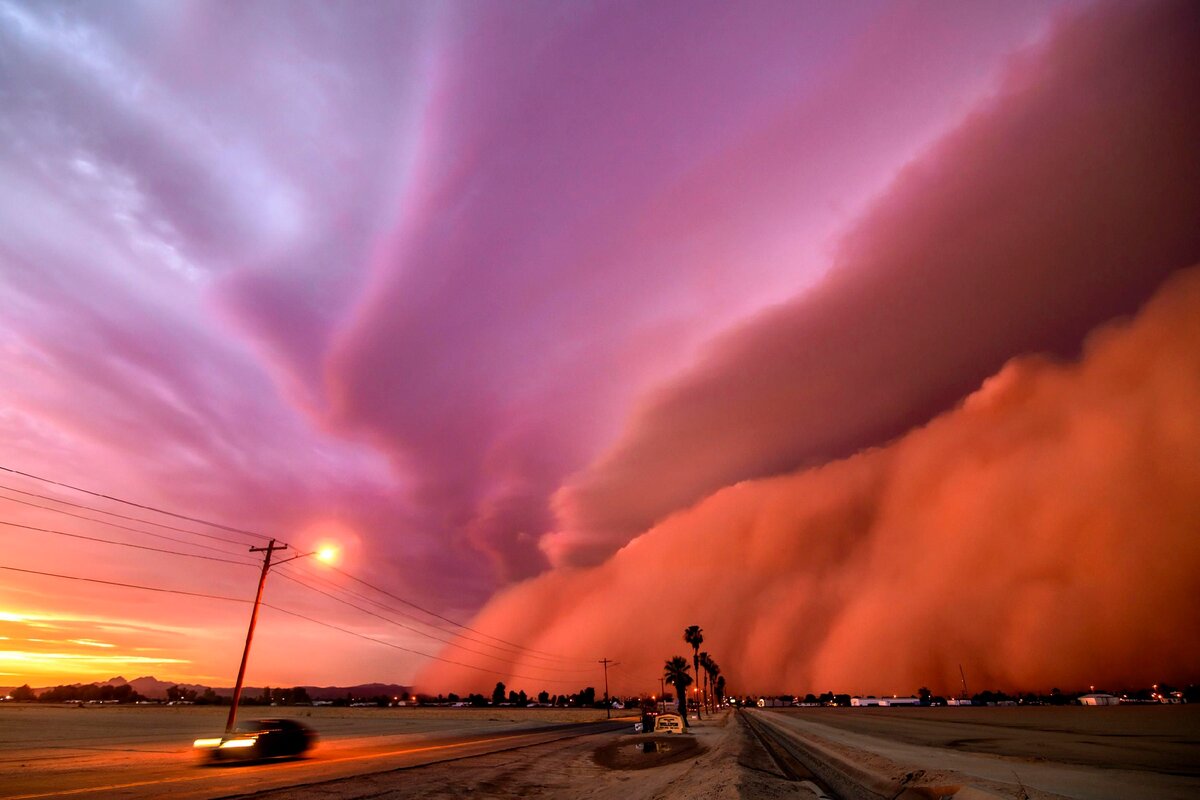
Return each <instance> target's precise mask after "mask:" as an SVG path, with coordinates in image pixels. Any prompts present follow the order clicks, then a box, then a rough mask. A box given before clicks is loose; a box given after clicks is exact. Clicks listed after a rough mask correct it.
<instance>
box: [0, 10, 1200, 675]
mask: <svg viewBox="0 0 1200 800" xmlns="http://www.w3.org/2000/svg"><path fill="white" fill-rule="evenodd" d="M1197 53H1200V14H1198V13H1197V11H1196V6H1195V4H1192V3H1187V2H1166V1H1164V2H1144V3H1143V2H1138V3H1126V2H1105V1H1103V0H1028V1H1025V0H1022V2H999V1H998V0H997V2H972V3H934V2H907V1H904V2H900V1H897V2H892V1H891V0H869V1H868V2H854V3H817V2H774V0H763V1H762V2H753V3H750V4H746V5H737V6H736V8H734V7H732V6H730V5H729V4H721V3H705V2H699V3H696V2H669V1H668V2H655V3H647V4H640V5H629V4H621V3H610V2H598V3H587V4H575V3H562V2H559V1H558V0H554V1H553V2H551V1H549V0H548V1H547V2H542V1H541V0H529V1H528V2H520V3H513V2H501V1H500V0H482V1H473V2H458V1H457V0H448V1H447V2H410V3H366V4H346V5H344V6H343V5H339V6H336V7H330V6H324V5H321V4H317V5H316V6H315V7H309V6H304V7H303V8H300V7H296V8H292V7H289V6H288V4H282V5H279V4H275V3H270V2H247V3H235V4H216V3H204V2H190V1H186V0H185V1H183V2H172V3H165V4H138V3H118V4H115V5H114V4H96V3H81V4H71V3H55V2H21V1H18V0H0V54H2V57H0V97H2V98H3V102H2V103H0V375H2V376H3V379H2V380H0V607H3V609H4V610H3V611H0V686H7V685H8V684H10V683H11V684H12V685H13V686H18V685H20V684H23V683H31V684H32V685H35V686H39V687H40V686H50V685H53V684H56V683H72V682H77V681H92V680H100V681H103V680H107V679H109V678H112V677H115V676H123V677H125V678H127V679H133V678H135V677H139V676H149V675H153V676H155V677H157V678H159V679H162V680H167V681H185V682H191V683H197V684H199V683H204V684H206V685H210V686H220V687H229V686H232V685H233V683H234V680H235V678H236V674H237V669H238V665H239V663H240V657H241V653H242V647H243V644H244V642H245V640H246V634H247V625H248V623H249V621H250V619H251V613H252V609H253V608H255V607H256V606H255V605H254V604H255V597H256V590H257V589H258V588H259V586H260V585H261V587H262V598H261V601H262V604H261V607H259V614H260V616H259V617H258V621H257V628H256V633H255V639H254V650H253V655H252V658H251V660H250V661H249V667H248V673H247V681H248V685H255V686H261V685H271V686H298V685H334V684H342V685H349V684H354V683H367V682H376V681H378V682H392V683H396V684H403V685H406V686H407V685H412V684H414V683H415V684H417V685H418V686H419V687H421V688H422V689H423V690H424V689H428V690H431V691H433V692H439V691H456V692H460V693H465V692H469V691H484V692H490V691H491V690H492V687H493V686H494V685H495V684H496V683H497V681H504V682H506V683H507V685H508V686H509V688H510V689H523V690H525V691H528V692H529V693H530V694H531V695H536V693H537V692H538V691H539V690H543V689H545V690H548V691H549V692H552V693H553V692H559V691H568V690H569V691H572V692H574V691H578V690H579V689H580V688H581V687H584V686H596V685H599V682H600V681H602V680H605V679H607V680H610V681H611V686H612V690H613V692H614V693H616V692H641V693H643V694H642V696H646V695H645V692H648V691H649V690H650V689H653V690H655V691H659V692H661V689H660V683H659V677H660V675H661V673H662V662H663V660H664V658H669V657H670V656H672V655H674V654H675V652H676V651H678V652H683V645H682V644H681V643H680V642H679V641H678V639H679V635H678V631H679V630H681V629H682V628H683V627H684V626H686V625H691V624H696V623H700V624H702V625H703V628H704V631H705V636H706V640H705V641H706V643H707V644H706V646H708V647H711V649H712V652H713V653H714V654H716V657H717V658H718V659H719V660H720V661H721V663H722V666H723V667H724V668H725V670H726V673H727V674H729V675H731V676H737V678H738V680H740V681H741V684H740V685H743V686H744V685H748V684H751V683H752V684H753V685H754V686H755V687H757V688H759V689H761V690H762V691H777V692H782V691H784V690H787V689H793V688H794V687H797V686H800V687H805V688H806V689H807V688H812V689H816V690H818V691H824V690H826V689H827V688H831V687H835V688H838V689H839V690H840V689H841V688H842V687H853V688H854V690H856V691H857V690H861V691H863V692H871V693H874V694H878V695H881V696H882V695H883V694H884V693H888V694H891V693H895V692H899V693H901V696H907V695H908V694H909V693H910V692H911V691H912V690H913V689H914V688H915V687H916V686H920V685H928V686H929V687H931V688H932V689H933V690H934V691H947V690H948V689H949V688H951V687H953V686H954V685H956V684H957V682H958V681H959V680H960V677H959V676H960V671H959V670H960V665H961V667H962V669H963V670H965V671H966V672H967V673H968V674H969V675H971V676H972V679H973V680H975V681H978V682H979V685H980V687H981V688H982V687H983V686H984V685H994V686H1004V687H1008V688H1012V687H1026V688H1033V689H1048V688H1049V687H1050V686H1057V685H1064V686H1066V685H1068V684H1070V685H1071V686H1079V687H1084V686H1088V685H1093V684H1094V685H1101V684H1104V685H1112V686H1126V685H1129V686H1138V685H1150V684H1151V683H1152V682H1156V681H1158V682H1174V683H1178V684H1182V683H1185V682H1187V681H1196V680H1197V679H1198V678H1200V676H1197V674H1196V670H1197V665H1198V664H1200V643H1197V641H1196V640H1195V637H1192V636H1181V635H1180V634H1179V632H1180V631H1191V630H1195V629H1197V628H1200V591H1197V586H1198V584H1197V579H1196V575H1198V574H1200V544H1198V543H1200V538H1198V537H1197V531H1198V530H1200V507H1198V506H1197V502H1196V498H1198V497H1200V470H1198V469H1196V466H1197V464H1198V463H1200V422H1197V420H1198V419H1200V416H1198V415H1197V414H1196V409H1198V408H1200V327H1198V326H1200V322H1198V321H1200V272H1198V270H1200V226H1197V218H1196V210H1197V209H1200V148H1197V147H1196V143H1197V142H1200V103H1197V101H1196V98H1197V97H1200V66H1198V64H1197V61H1198V59H1197V55H1196V54H1197ZM285 544H286V549H285V548H284V547H283V545H285ZM260 579H261V583H260ZM688 658H689V663H690V659H691V652H690V650H689V652H688ZM599 659H606V660H607V659H612V660H613V661H615V662H619V666H613V667H611V668H610V667H609V666H608V665H607V664H605V667H604V669H605V672H603V673H602V672H601V671H600V669H601V668H600V666H599V663H598V660H599ZM668 689H669V687H668ZM696 691H697V689H696V688H693V692H696ZM0 694H2V693H0ZM685 699H686V698H685Z"/></svg>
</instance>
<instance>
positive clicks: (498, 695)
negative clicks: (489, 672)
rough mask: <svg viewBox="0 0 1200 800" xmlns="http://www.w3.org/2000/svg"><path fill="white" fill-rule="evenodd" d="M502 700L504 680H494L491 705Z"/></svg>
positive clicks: (496, 704)
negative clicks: (494, 686) (494, 685)
mask: <svg viewBox="0 0 1200 800" xmlns="http://www.w3.org/2000/svg"><path fill="white" fill-rule="evenodd" d="M503 702H504V682H503V681H496V688H495V689H492V705H494V706H498V705H500V704H501V703H503Z"/></svg>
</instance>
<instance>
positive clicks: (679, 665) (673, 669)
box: [663, 656, 692, 725]
mask: <svg viewBox="0 0 1200 800" xmlns="http://www.w3.org/2000/svg"><path fill="white" fill-rule="evenodd" d="M663 679H664V680H665V681H666V682H667V683H669V684H671V685H672V686H674V687H675V695H676V697H677V698H678V700H679V716H681V717H683V724H684V725H687V687H689V686H691V685H692V676H691V675H689V674H688V663H687V659H686V658H685V657H683V656H673V657H672V658H671V660H670V661H668V662H667V663H666V665H665V666H664V667H663Z"/></svg>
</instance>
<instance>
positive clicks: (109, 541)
mask: <svg viewBox="0 0 1200 800" xmlns="http://www.w3.org/2000/svg"><path fill="white" fill-rule="evenodd" d="M0 525H7V526H8V527H10V528H21V529H22V530H27V531H37V532H38V533H51V534H54V535H55V536H68V537H70V538H72V539H83V540H85V541H88V542H100V543H102V544H115V545H117V546H119V547H132V548H134V549H135V550H148V551H149V552H151V553H166V554H168V555H172V556H183V557H185V558H203V559H204V560H206V561H220V562H222V563H224V564H236V565H238V566H242V567H246V566H254V564H251V563H249V562H247V561H234V560H233V559H231V558H217V557H216V556H206V555H203V554H202V553H181V552H179V551H178V550H166V549H164V548H161V547H148V546H147V545H144V544H134V543H133V542H119V541H116V540H115V539H101V538H100V537H98V536H84V535H83V534H81V533H67V532H66V531H56V530H54V529H52V528H39V527H37V526H35V525H22V524H21V523H19V522H9V521H8V520H6V519H0Z"/></svg>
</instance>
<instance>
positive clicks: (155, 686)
mask: <svg viewBox="0 0 1200 800" xmlns="http://www.w3.org/2000/svg"><path fill="white" fill-rule="evenodd" d="M126 684H128V685H129V686H131V687H132V688H133V690H134V691H135V692H137V693H138V694H140V695H142V696H143V697H146V698H149V699H151V700H165V699H166V698H167V689H169V688H171V687H172V686H178V687H180V688H181V689H188V690H191V691H194V692H196V694H203V693H204V691H205V690H206V689H208V688H210V687H208V686H205V685H203V684H199V683H180V682H178V681H160V680H159V679H158V678H155V677H154V676H152V675H147V676H144V677H141V678H134V679H133V680H131V681H127V680H125V678H124V677H122V676H120V675H118V676H116V677H114V678H109V679H108V680H106V681H95V682H92V683H72V684H64V685H67V686H125V685H126ZM14 688H16V687H13V686H0V693H3V692H8V691H11V690H12V689H14ZM52 688H54V687H52V686H43V687H41V688H38V687H34V692H36V693H38V694H41V693H42V692H44V691H46V690H47V689H52ZM211 688H212V690H213V691H214V692H216V693H217V694H218V695H220V696H222V697H233V687H232V686H229V687H219V686H215V687H211ZM263 688H264V687H262V686H246V687H243V689H242V696H243V697H246V696H250V697H257V696H260V695H262V693H263ZM272 688H275V689H291V688H294V687H292V686H275V687H272ZM303 689H304V690H305V691H306V692H308V696H309V697H310V698H311V699H313V700H339V699H342V698H344V697H346V695H350V696H352V697H355V698H366V697H379V696H381V695H382V696H384V697H399V696H400V695H402V694H404V693H405V692H411V691H412V687H411V686H403V685H401V684H398V683H360V684H357V685H355V686H304V687H303Z"/></svg>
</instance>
